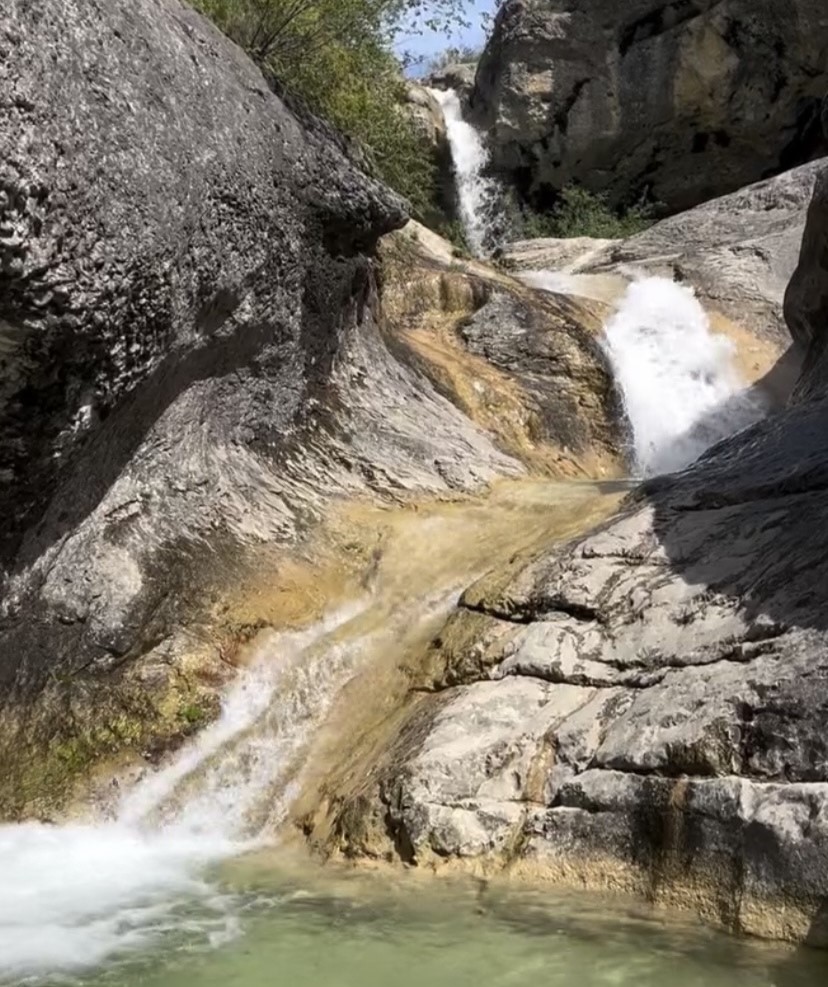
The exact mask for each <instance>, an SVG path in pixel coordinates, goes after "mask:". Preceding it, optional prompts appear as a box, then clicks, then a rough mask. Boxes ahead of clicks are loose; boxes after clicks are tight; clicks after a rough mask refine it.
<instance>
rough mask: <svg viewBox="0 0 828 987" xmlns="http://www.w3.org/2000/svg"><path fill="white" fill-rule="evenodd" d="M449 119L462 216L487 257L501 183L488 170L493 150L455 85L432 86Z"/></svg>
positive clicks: (478, 251)
mask: <svg viewBox="0 0 828 987" xmlns="http://www.w3.org/2000/svg"><path fill="white" fill-rule="evenodd" d="M429 92H430V93H431V95H432V96H433V97H434V98H435V99H436V100H437V101H438V102H439V104H440V106H441V108H442V110H443V118H444V119H445V121H446V133H447V136H448V141H449V145H450V147H451V157H452V161H453V163H454V174H455V180H456V182H457V199H458V206H459V209H460V219H461V220H462V223H463V229H464V231H465V234H466V239H467V240H468V244H469V247H470V249H471V250H472V252H473V253H474V254H475V255H476V256H478V257H483V256H485V255H486V254H487V253H489V252H491V248H492V247H493V243H492V242H491V241H492V238H493V237H494V236H495V232H496V227H497V212H498V209H497V207H498V202H499V200H500V196H501V188H500V184H499V183H498V182H497V180H496V179H494V178H493V177H492V176H491V175H487V174H486V169H487V168H488V165H489V152H488V150H487V148H486V145H485V143H484V142H483V137H482V135H481V134H480V133H479V132H478V131H477V130H475V128H474V127H473V126H472V125H471V124H470V123H467V122H466V121H465V120H464V119H463V111H462V107H461V104H460V97H459V96H458V95H457V93H456V92H455V91H454V90H453V89H445V90H443V89H430V90H429Z"/></svg>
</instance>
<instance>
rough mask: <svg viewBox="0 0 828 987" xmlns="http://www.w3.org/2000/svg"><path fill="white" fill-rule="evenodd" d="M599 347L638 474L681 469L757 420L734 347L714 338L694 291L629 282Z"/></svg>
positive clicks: (659, 282) (658, 281) (661, 281)
mask: <svg viewBox="0 0 828 987" xmlns="http://www.w3.org/2000/svg"><path fill="white" fill-rule="evenodd" d="M604 345H605V348H606V351H607V353H608V355H609V358H610V361H611V364H612V368H613V371H614V373H615V379H616V382H617V384H618V387H619V389H620V391H621V394H622V397H623V401H624V407H625V410H626V413H627V417H628V419H629V423H630V427H631V429H632V445H633V453H634V459H635V462H634V466H635V468H636V470H637V471H638V472H639V473H640V474H643V475H653V474H656V473H665V472H670V471H673V470H677V469H681V468H683V467H684V466H687V465H689V464H690V463H691V462H693V461H694V460H695V459H697V458H698V457H699V456H700V455H701V454H702V453H703V452H704V451H705V450H706V449H707V448H709V447H710V446H711V445H712V444H713V443H714V442H717V441H718V440H719V439H722V438H725V437H726V436H728V435H731V434H732V433H734V432H736V431H738V430H739V429H741V428H744V427H745V426H746V425H748V424H750V423H751V422H753V421H756V420H757V419H758V418H760V417H762V414H763V410H764V409H763V408H762V406H761V404H760V402H759V401H758V400H757V399H756V398H755V397H754V396H752V395H751V394H749V393H748V392H746V390H745V384H744V382H743V381H742V379H741V377H740V375H739V373H738V370H737V369H736V366H735V362H734V355H735V354H734V348H733V345H732V344H731V342H730V341H729V340H728V339H727V338H726V337H724V336H722V335H718V334H715V333H713V332H712V331H711V327H710V321H709V319H708V317H707V315H706V313H705V311H704V309H703V308H702V306H701V304H700V302H699V300H698V299H697V298H696V296H695V294H694V293H693V291H692V289H691V288H687V287H684V286H683V285H680V284H676V283H675V282H673V281H670V280H668V279H666V278H657V277H648V278H642V279H641V280H638V281H634V282H633V283H632V284H631V285H630V286H629V287H628V288H627V291H626V294H625V295H624V297H623V299H622V301H621V304H620V305H619V307H618V310H617V311H616V312H615V314H614V315H613V316H612V318H611V319H610V320H609V322H608V323H607V325H606V327H605V336H604Z"/></svg>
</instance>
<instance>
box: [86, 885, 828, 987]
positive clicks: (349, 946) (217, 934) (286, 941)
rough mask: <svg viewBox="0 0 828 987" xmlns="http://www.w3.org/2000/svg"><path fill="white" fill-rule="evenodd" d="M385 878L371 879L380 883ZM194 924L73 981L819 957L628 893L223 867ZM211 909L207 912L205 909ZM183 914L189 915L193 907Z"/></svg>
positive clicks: (735, 977) (684, 979) (583, 979)
mask: <svg viewBox="0 0 828 987" xmlns="http://www.w3.org/2000/svg"><path fill="white" fill-rule="evenodd" d="M383 883H384V887H383ZM227 890H228V893H229V895H230V897H229V898H228V899H226V900H225V901H224V903H223V905H222V906H221V908H220V909H219V911H221V912H222V913H223V914H224V917H225V918H226V917H227V916H228V915H232V916H233V921H232V922H231V923H229V924H228V923H227V922H226V921H218V919H217V922H216V926H215V930H214V932H213V935H212V942H210V941H209V939H210V936H209V935H207V936H205V925H204V922H203V916H201V917H200V918H199V920H198V921H194V922H192V923H190V920H189V918H188V915H187V913H186V910H185V911H184V912H182V913H181V914H180V915H179V916H178V917H177V919H176V921H175V922H174V923H173V924H171V926H170V931H169V934H168V935H166V936H165V937H164V938H163V939H162V940H160V941H158V942H156V944H155V946H154V947H153V949H152V951H151V952H150V953H148V954H147V953H144V954H142V953H140V952H139V953H137V954H134V955H132V956H131V957H129V958H128V959H122V960H120V961H116V960H113V961H110V962H109V963H108V964H107V965H106V967H105V968H104V969H103V970H100V971H98V972H95V973H92V974H89V975H86V976H84V977H81V978H78V979H75V980H74V983H76V984H77V983H83V984H89V985H100V987H103V985H117V987H137V985H141V987H272V985H281V984H284V985H289V987H539V985H543V987H609V985H613V987H656V985H658V987H663V985H667V987H720V985H721V987H724V985H739V987H770V985H774V987H825V985H828V956H824V955H823V954H821V953H818V952H815V951H810V950H803V949H799V950H796V949H787V948H784V947H780V946H776V945H767V944H761V943H753V942H743V941H739V940H736V939H732V938H728V937H725V936H723V935H719V934H717V933H714V932H711V931H710V930H706V929H702V928H699V927H696V926H691V925H687V924H684V925H679V924H676V923H674V922H667V921H665V920H663V919H661V920H659V919H656V918H654V917H652V916H647V915H644V914H642V913H640V912H639V913H638V914H636V911H635V910H634V909H633V908H631V907H630V906H629V905H621V904H617V903H616V904H612V905H610V904H608V903H606V902H604V903H596V902H594V901H592V900H591V899H586V900H585V899H579V898H572V897H569V898H567V897H561V896H555V895H552V894H550V893H549V892H539V891H538V892H528V891H516V890H514V889H513V890H505V889H501V890H497V889H495V890H493V889H491V888H483V887H481V886H479V885H472V884H465V885H454V886H451V887H447V886H446V885H445V884H443V883H441V882H439V881H435V882H432V883H429V882H424V881H422V880H412V881H411V882H410V883H406V882H405V881H402V882H395V883H394V885H393V887H389V886H388V881H387V880H384V881H380V880H379V879H377V880H376V881H370V882H367V886H366V882H365V881H361V880H358V879H356V878H355V879H353V880H352V881H349V880H344V881H339V882H337V884H336V886H332V887H324V886H320V885H318V884H316V886H315V887H313V886H310V887H309V886H308V885H307V884H305V886H304V888H303V886H302V885H301V884H300V883H299V882H297V881H296V880H291V879H286V878H284V877H279V876H276V875H270V876H265V877H262V875H261V873H254V876H252V877H251V878H250V880H249V881H248V882H247V883H245V881H244V880H239V879H238V878H236V879H235V880H234V882H233V887H231V888H228V889H227ZM217 914H218V913H217ZM193 917H195V916H193Z"/></svg>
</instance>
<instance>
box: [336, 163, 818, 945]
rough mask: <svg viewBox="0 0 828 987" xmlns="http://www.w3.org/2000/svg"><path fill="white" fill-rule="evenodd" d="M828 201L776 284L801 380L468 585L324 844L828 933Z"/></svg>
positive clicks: (808, 933) (731, 919) (794, 931)
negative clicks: (789, 396)
mask: <svg viewBox="0 0 828 987" xmlns="http://www.w3.org/2000/svg"><path fill="white" fill-rule="evenodd" d="M826 201H828V182H826V181H824V180H823V178H820V180H819V181H818V183H817V186H816V191H815V194H814V203H813V206H812V208H811V210H810V213H809V220H808V227H807V230H806V233H805V237H804V241H803V250H802V255H801V258H800V263H799V268H798V271H797V273H796V275H795V277H794V279H793V282H792V286H791V290H790V292H789V304H788V312H789V318H791V320H792V323H793V328H794V330H795V332H797V334H798V335H799V337H800V338H803V339H810V340H811V341H812V347H811V352H810V355H809V359H808V361H807V362H806V368H805V371H804V374H803V377H802V380H801V383H800V391H799V395H800V398H799V401H798V402H795V403H794V404H792V405H791V406H790V407H789V408H788V409H786V410H784V411H782V412H780V413H778V414H776V415H774V416H772V417H770V418H768V419H766V420H764V421H762V422H759V423H757V424H755V425H753V426H752V427H750V428H748V429H747V430H745V431H743V432H741V433H739V434H738V435H735V436H734V437H732V438H730V439H727V440H725V441H723V442H721V443H720V444H718V445H716V446H715V447H714V448H713V449H711V450H710V451H709V452H708V453H707V454H706V455H705V456H703V457H702V459H701V460H700V461H699V462H698V463H697V464H695V465H693V466H691V467H689V468H688V469H686V470H685V471H683V472H681V473H677V474H674V475H671V476H666V477H659V478H655V479H653V480H650V481H648V482H647V483H645V484H644V485H643V486H641V487H640V488H639V489H638V490H637V491H636V492H635V493H634V494H633V495H632V496H631V497H629V498H628V500H627V502H626V504H625V506H624V507H623V509H622V511H621V513H620V514H619V515H618V516H617V517H616V518H614V519H613V520H611V521H609V522H607V523H605V524H604V525H602V526H601V527H599V528H598V529H596V530H594V531H592V532H590V533H589V534H587V535H586V536H584V537H581V538H578V539H576V540H574V541H573V542H571V543H569V544H568V545H566V546H564V547H563V548H554V549H550V550H547V551H544V552H541V553H540V554H539V555H537V556H536V557H535V558H534V559H532V560H531V561H530V562H529V563H528V564H526V563H525V562H524V564H523V565H520V566H517V567H515V566H511V567H510V568H508V569H507V570H505V571H501V572H494V573H493V574H492V575H491V576H489V577H487V578H486V579H484V580H483V581H481V582H480V583H478V584H477V585H475V586H473V587H471V588H470V589H469V590H467V592H466V593H465V595H464V597H463V599H462V601H461V606H460V609H459V610H458V612H457V613H456V614H455V615H454V617H453V618H452V620H451V622H450V625H449V627H448V628H446V631H445V632H444V633H442V634H441V636H440V641H438V642H437V644H436V645H435V649H434V651H433V652H432V654H431V655H430V657H429V662H428V664H427V668H426V670H424V672H423V679H422V681H421V682H420V683H419V688H420V689H421V690H428V691H427V692H425V694H424V693H422V692H418V693H417V695H416V698H415V699H414V700H413V701H412V703H411V705H410V707H409V710H408V713H407V718H406V719H405V721H404V722H403V723H402V725H401V726H400V727H399V729H398V730H397V733H396V737H395V739H393V740H392V741H391V742H390V743H389V744H388V745H387V753H386V755H385V757H384V758H382V759H380V760H379V762H378V763H377V764H376V765H375V768H374V774H373V777H374V778H376V779H377V781H376V782H374V783H373V788H372V790H371V783H368V784H367V785H363V788H362V789H360V790H358V791H357V793H356V794H355V793H354V792H353V791H350V792H343V794H342V798H341V801H340V802H339V803H338V804H337V805H336V807H335V808H336V810H337V811H339V812H340V815H339V817H338V820H339V821H338V824H337V825H335V826H334V827H333V834H334V835H333V838H332V841H331V845H333V846H335V847H338V848H339V849H341V850H344V851H345V852H348V853H351V854H354V855H360V854H366V853H367V854H371V855H377V854H387V855H390V856H393V855H397V856H402V857H403V858H404V859H406V860H408V861H410V862H412V863H418V864H430V865H433V866H439V865H445V864H449V863H451V862H452V861H454V862H455V863H462V862H463V861H466V862H467V863H468V864H470V865H471V864H473V863H474V861H477V860H480V861H483V862H484V864H486V862H488V864H487V865H488V866H489V867H495V868H497V867H503V866H507V867H508V868H509V869H510V870H511V871H512V872H513V873H521V872H523V873H529V874H531V875H532V876H533V877H534V878H536V879H543V880H548V881H550V882H553V883H556V884H560V885H569V886H574V887H591V888H596V889H623V890H628V891H633V892H636V893H638V894H640V895H643V896H645V897H647V898H648V899H650V900H652V901H655V902H659V903H665V904H669V905H678V906H680V907H683V908H690V909H693V910H695V911H696V912H698V913H699V914H701V915H703V916H704V917H706V918H707V919H709V920H711V921H715V922H717V923H721V924H722V925H724V926H726V927H727V928H730V929H732V930H737V931H741V932H748V933H753V934H757V935H762V936H770V937H778V938H786V939H794V940H807V941H808V942H812V943H815V944H820V945H828V927H826V926H825V914H826V902H828V742H826V737H827V736H828V623H826V618H825V614H826V612H828V610H826V593H825V587H826V585H828V568H826V567H828V545H826V532H828V496H826V489H828V427H826V426H827V425H828V403H826V398H825V385H826V380H828V377H826V370H825V366H824V362H823V361H822V359H821V357H822V354H823V353H824V342H825V333H826V325H825V323H824V320H823V319H822V311H823V308H824V306H823V302H824V296H825V293H824V290H823V289H824V286H825V284H828V280H826V278H828V268H826V253H825V251H824V250H823V249H822V244H823V243H824V237H825V235H826V227H825V215H826V212H825V209H826ZM806 398H807V400H806ZM368 777H371V776H370V775H369V776H368ZM366 789H368V790H366ZM368 791H370V798H369V797H368ZM357 809H360V810H361V811H357ZM354 818H356V819H357V820H360V821H361V825H357V824H355V823H354V821H353V820H354ZM383 834H384V837H383ZM383 839H384V842H383Z"/></svg>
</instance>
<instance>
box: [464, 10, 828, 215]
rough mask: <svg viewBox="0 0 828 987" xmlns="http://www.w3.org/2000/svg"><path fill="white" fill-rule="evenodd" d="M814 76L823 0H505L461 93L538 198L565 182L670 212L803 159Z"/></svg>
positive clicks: (822, 78)
mask: <svg viewBox="0 0 828 987" xmlns="http://www.w3.org/2000/svg"><path fill="white" fill-rule="evenodd" d="M827 82H828V9H826V7H825V5H824V4H823V3H822V2H821V0H791V2H790V3H784V4H780V3H778V2H777V0H694V2H692V3H689V2H675V0H630V2H626V3H617V2H614V0H595V2H592V3H587V4H585V3H581V2H579V0H508V2H506V3H505V4H504V5H503V7H502V8H501V10H500V12H499V14H498V17H497V19H496V22H495V27H494V31H493V34H492V36H491V38H490V40H489V43H488V45H487V47H486V50H485V52H484V54H483V57H482V58H481V61H480V64H479V67H478V72H477V79H476V84H475V90H474V93H473V94H472V97H471V102H472V106H473V108H474V112H475V115H476V117H477V119H478V121H479V122H480V123H481V125H482V126H485V127H486V128H487V129H488V130H489V132H490V135H491V146H492V152H493V159H494V163H495V166H496V167H497V168H498V170H499V171H501V172H502V173H504V174H506V175H509V176H511V177H512V179H513V181H514V182H515V184H516V185H517V186H518V188H519V189H520V191H521V192H522V194H523V195H524V197H525V198H528V199H530V200H531V201H533V202H534V203H535V204H536V205H541V206H543V205H544V204H545V203H547V202H548V201H549V200H550V199H551V198H552V197H553V196H554V193H555V191H556V190H558V189H560V188H562V187H563V186H564V185H566V184H567V183H569V182H572V181H577V182H579V183H582V184H584V185H586V186H587V187H588V188H590V189H592V190H593V191H605V192H606V193H607V194H608V195H609V197H610V200H611V201H612V202H613V203H628V204H629V203H631V202H633V201H635V200H637V198H638V197H639V196H640V195H642V194H644V193H646V194H648V195H650V196H651V197H652V198H653V199H654V200H655V201H657V202H660V203H663V204H664V205H665V206H666V207H667V208H668V209H669V210H671V211H675V210H679V209H685V208H688V207H690V206H693V205H696V204H697V203H699V202H702V201H704V200H706V199H710V198H712V197H714V196H716V195H721V194H723V193H726V192H730V191H733V190H734V189H737V188H740V187H742V186H744V185H747V184H748V183H750V182H755V181H757V180H759V179H761V178H763V177H766V176H768V175H771V174H775V173H776V172H778V171H782V170H784V169H787V168H791V167H793V166H795V165H797V164H800V163H802V162H805V161H807V160H808V159H809V158H810V157H812V156H813V155H814V153H815V152H817V151H818V149H819V148H820V147H821V146H823V138H822V133H821V129H820V101H821V98H822V96H823V94H824V92H825V89H826V83H827Z"/></svg>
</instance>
